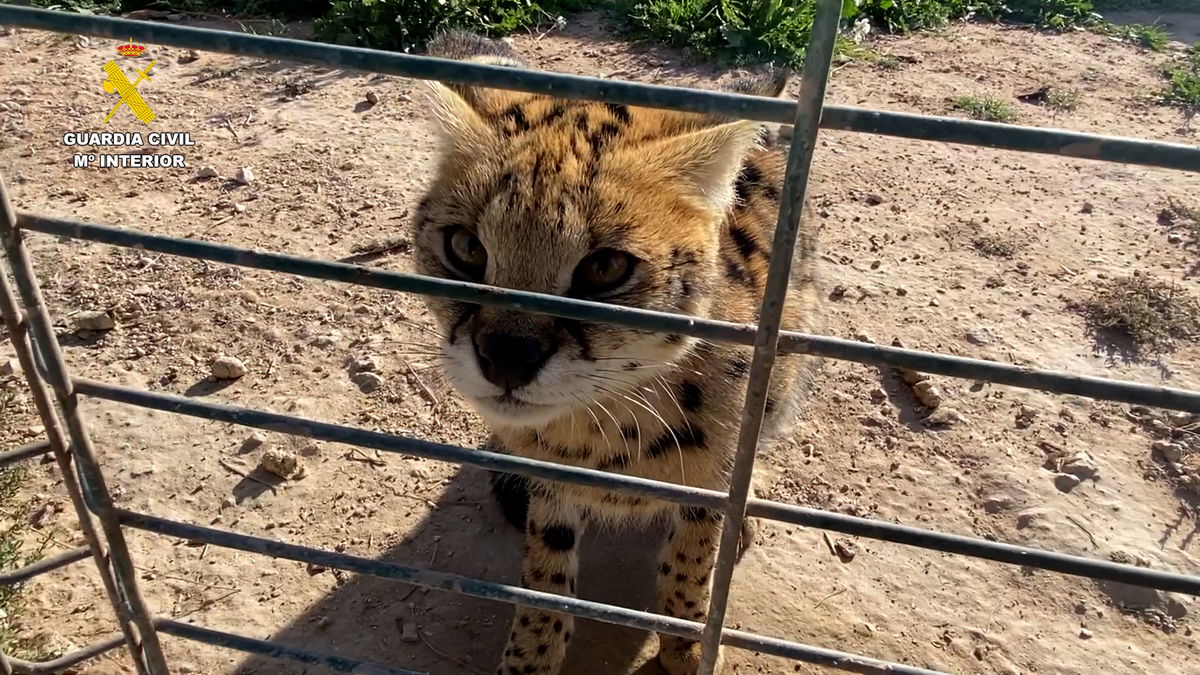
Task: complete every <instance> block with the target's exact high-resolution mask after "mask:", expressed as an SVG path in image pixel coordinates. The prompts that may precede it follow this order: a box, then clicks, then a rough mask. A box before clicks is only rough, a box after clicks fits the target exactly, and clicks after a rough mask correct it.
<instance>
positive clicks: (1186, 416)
mask: <svg viewBox="0 0 1200 675" xmlns="http://www.w3.org/2000/svg"><path fill="white" fill-rule="evenodd" d="M1167 420H1168V421H1170V422H1171V424H1172V425H1174V426H1177V427H1186V426H1188V425H1189V424H1191V423H1192V422H1195V421H1196V416H1195V415H1193V414H1192V413H1190V412H1183V411H1177V412H1173V413H1170V414H1168V415H1167Z"/></svg>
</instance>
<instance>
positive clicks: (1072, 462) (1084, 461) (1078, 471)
mask: <svg viewBox="0 0 1200 675" xmlns="http://www.w3.org/2000/svg"><path fill="white" fill-rule="evenodd" d="M1061 471H1062V472H1063V473H1069V474H1071V475H1072V476H1076V477H1078V478H1079V479H1080V480H1085V479H1088V478H1095V477H1096V476H1098V475H1100V465H1098V464H1096V460H1094V459H1092V456H1091V455H1089V454H1087V453H1086V452H1077V453H1075V454H1074V455H1072V456H1071V457H1069V458H1067V459H1066V460H1065V461H1064V462H1063V463H1062V467H1061Z"/></svg>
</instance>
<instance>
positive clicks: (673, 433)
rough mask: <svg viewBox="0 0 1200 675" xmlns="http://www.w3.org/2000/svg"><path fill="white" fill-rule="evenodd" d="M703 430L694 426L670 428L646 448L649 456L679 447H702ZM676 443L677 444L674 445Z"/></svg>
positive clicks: (657, 455)
mask: <svg viewBox="0 0 1200 675" xmlns="http://www.w3.org/2000/svg"><path fill="white" fill-rule="evenodd" d="M704 440H705V439H704V432H703V431H702V430H700V429H698V428H696V427H694V426H690V425H689V426H687V427H683V428H681V429H670V430H668V431H666V432H664V433H663V435H661V436H659V437H658V438H656V439H654V442H653V443H651V444H650V446H649V447H647V448H646V455H647V456H649V457H652V458H653V457H660V456H662V455H663V454H665V453H666V452H667V451H669V450H673V449H675V448H677V447H679V448H693V447H694V448H704ZM676 443H678V445H676Z"/></svg>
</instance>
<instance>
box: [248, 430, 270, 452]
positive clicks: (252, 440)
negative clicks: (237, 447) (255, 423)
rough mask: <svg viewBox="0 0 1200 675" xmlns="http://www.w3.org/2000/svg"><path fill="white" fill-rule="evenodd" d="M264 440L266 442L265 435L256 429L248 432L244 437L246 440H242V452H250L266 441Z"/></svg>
mask: <svg viewBox="0 0 1200 675" xmlns="http://www.w3.org/2000/svg"><path fill="white" fill-rule="evenodd" d="M266 442H267V437H266V436H264V435H262V434H260V433H258V432H257V431H256V432H254V433H252V434H250V435H249V436H248V437H247V438H246V440H244V441H242V452H250V451H251V450H254V449H256V448H258V447H260V446H261V445H262V444H263V443H266Z"/></svg>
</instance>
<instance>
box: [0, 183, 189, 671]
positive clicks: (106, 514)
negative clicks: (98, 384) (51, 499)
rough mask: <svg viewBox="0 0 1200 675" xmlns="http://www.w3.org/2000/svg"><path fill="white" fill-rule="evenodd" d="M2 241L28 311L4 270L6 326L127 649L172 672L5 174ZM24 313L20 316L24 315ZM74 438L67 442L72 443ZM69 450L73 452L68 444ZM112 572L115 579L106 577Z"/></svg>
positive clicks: (0, 194) (144, 667)
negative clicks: (87, 499)
mask: <svg viewBox="0 0 1200 675" xmlns="http://www.w3.org/2000/svg"><path fill="white" fill-rule="evenodd" d="M0 241H2V242H3V248H4V252H5V256H6V257H7V259H8V264H9V266H10V267H11V271H12V276H13V280H14V281H15V282H16V286H17V292H18V293H19V294H20V296H21V300H22V303H23V304H24V306H25V310H26V311H25V313H24V315H22V314H20V313H19V311H18V308H17V306H16V300H15V298H13V295H12V291H11V290H10V289H9V286H8V280H7V278H6V276H5V275H4V274H2V273H0V312H2V313H3V314H4V320H5V322H6V323H7V324H8V330H9V334H10V335H12V338H13V347H14V348H15V349H16V351H17V358H18V359H19V360H20V362H21V369H22V370H23V371H24V372H25V377H26V381H27V383H28V385H29V388H30V391H31V392H32V393H33V396H34V401H35V405H36V406H37V409H38V413H39V414H40V415H41V416H42V422H43V424H44V425H45V427H46V434H47V436H48V438H49V440H50V444H51V445H52V446H53V447H54V449H55V453H56V455H57V459H58V462H59V470H60V471H61V472H62V478H63V484H64V485H66V486H67V491H68V492H69V493H70V496H71V503H72V504H73V505H74V506H75V509H76V512H77V513H78V515H79V524H80V528H81V529H82V530H83V532H84V536H85V537H87V539H88V545H89V546H90V547H91V549H92V552H93V555H94V556H96V564H97V566H98V567H99V570H100V577H101V579H102V580H104V586H105V591H106V592H107V593H108V595H109V600H110V601H112V603H113V607H114V609H115V610H116V611H117V618H118V622H119V624H120V626H121V630H122V632H123V633H124V634H125V637H126V640H127V642H128V644H129V647H130V651H131V652H132V655H133V657H134V659H133V660H134V662H135V664H137V668H138V673H139V675H169V672H168V670H167V663H166V659H165V658H164V657H163V653H162V647H161V646H160V645H159V643H158V636H157V635H156V634H155V632H154V624H153V622H152V621H151V617H150V612H149V610H147V608H146V605H145V602H144V601H143V600H142V596H141V594H140V593H139V591H138V585H137V572H136V571H135V570H134V567H133V561H132V560H131V559H130V556H129V548H128V546H127V545H126V544H125V536H124V534H123V533H122V532H121V524H120V522H119V521H118V520H117V517H116V513H115V509H114V507H113V503H112V497H111V496H110V495H109V493H108V488H107V486H105V484H104V477H103V474H102V472H101V470H100V466H99V464H98V463H97V461H96V455H95V453H94V451H93V450H92V445H91V439H90V438H89V437H88V434H87V430H86V429H85V427H84V424H83V417H82V415H81V413H80V411H79V400H78V397H77V396H76V395H75V392H74V391H73V390H72V387H71V379H70V375H69V374H68V371H67V366H66V363H65V361H63V355H62V350H61V349H60V348H59V346H58V339H57V337H56V336H55V334H54V328H53V326H52V324H51V322H50V314H49V312H48V310H47V309H46V304H45V301H44V300H43V298H42V294H41V290H40V289H39V288H38V285H37V280H36V276H35V274H34V271H33V264H32V263H31V262H30V260H29V253H28V251H27V250H26V249H25V243H24V241H23V240H22V234H21V231H20V230H18V229H17V214H16V212H15V211H14V210H13V208H12V203H11V202H10V201H9V199H8V190H7V188H6V186H5V184H4V179H3V177H0ZM22 316H23V319H22V318H21V317H22ZM26 330H28V331H29V333H30V335H31V336H32V344H36V345H37V352H38V356H40V357H41V358H40V359H38V360H40V362H41V365H42V366H44V367H45V370H46V375H47V376H48V379H49V382H48V384H49V385H50V388H51V390H52V391H53V392H54V396H55V398H56V400H57V403H58V406H59V408H60V409H61V410H62V414H63V417H64V418H65V419H66V426H67V429H66V436H65V437H64V434H63V430H62V427H61V426H60V422H59V418H58V414H57V412H56V411H55V409H54V406H53V405H52V404H51V403H50V398H49V396H48V393H47V392H46V390H45V387H44V386H43V382H42V379H41V377H40V376H39V370H38V369H37V368H36V366H35V358H34V352H33V349H32V344H31V343H27V342H26V337H27V335H26ZM67 438H70V443H69V444H68V443H67V440H66V439H67ZM68 449H69V450H70V454H69V455H68V453H67V450H68ZM68 457H74V459H75V463H76V464H77V465H78V467H77V468H78V470H79V474H78V480H79V481H80V482H81V483H82V484H83V486H84V488H85V489H86V490H87V492H88V493H89V494H90V495H94V496H95V498H96V500H97V502H98V507H99V508H98V509H97V513H96V515H97V518H98V519H99V521H100V526H101V529H102V530H103V532H104V538H105V543H106V544H107V546H108V550H107V551H105V549H104V548H103V547H102V546H101V545H100V543H99V541H100V540H99V538H98V537H97V536H96V533H95V530H94V529H93V527H92V523H91V520H90V516H89V515H88V509H87V506H86V505H85V504H84V503H83V498H82V494H81V492H80V490H79V486H78V484H77V483H76V482H75V474H73V472H72V467H71V461H70V460H69V459H68ZM109 574H111V578H109Z"/></svg>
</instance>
